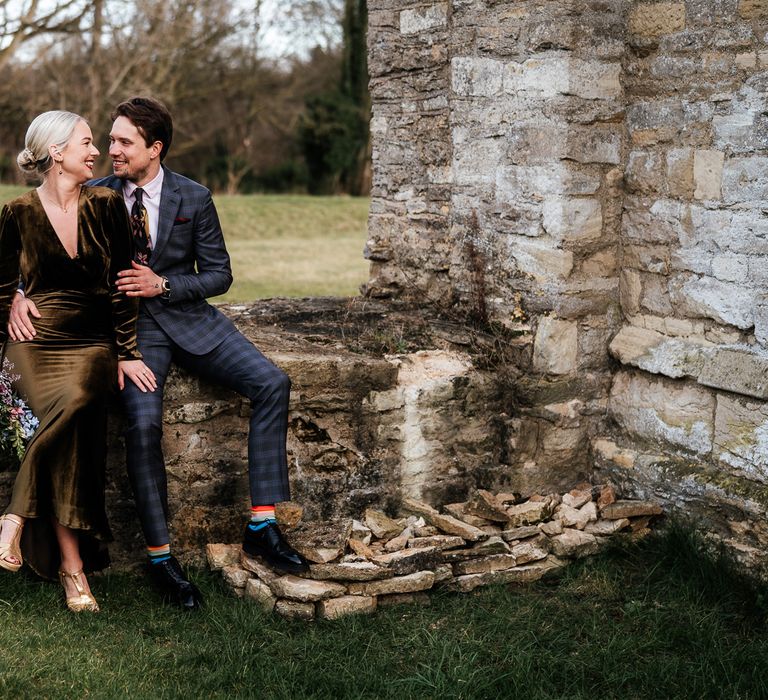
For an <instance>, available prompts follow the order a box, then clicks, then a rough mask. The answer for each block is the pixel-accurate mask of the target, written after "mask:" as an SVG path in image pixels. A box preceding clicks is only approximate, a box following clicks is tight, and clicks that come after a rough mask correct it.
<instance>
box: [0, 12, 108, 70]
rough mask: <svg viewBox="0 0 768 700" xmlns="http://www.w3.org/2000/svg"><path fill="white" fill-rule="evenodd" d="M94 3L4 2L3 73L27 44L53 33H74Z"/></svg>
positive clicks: (0, 32) (0, 28)
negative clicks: (9, 62)
mask: <svg viewBox="0 0 768 700" xmlns="http://www.w3.org/2000/svg"><path fill="white" fill-rule="evenodd" d="M92 2H93V0H57V2H54V3H53V4H51V3H46V2H41V0H0V70H2V69H3V68H4V67H5V66H6V65H7V64H8V61H10V60H11V58H13V56H14V55H15V54H16V53H17V51H18V50H19V49H20V48H21V46H22V45H24V44H25V43H27V42H29V41H31V40H33V39H36V38H39V37H43V36H49V35H51V34H60V35H61V34H74V33H76V32H79V31H80V20H81V19H82V18H83V17H84V16H85V15H86V14H87V13H88V12H89V10H90V8H91V4H92Z"/></svg>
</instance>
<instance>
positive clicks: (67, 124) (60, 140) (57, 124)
mask: <svg viewBox="0 0 768 700" xmlns="http://www.w3.org/2000/svg"><path fill="white" fill-rule="evenodd" d="M79 121H84V120H83V118H82V117H81V116H80V115H79V114H74V113H73V112H65V111H64V110H60V109H56V110H52V111H50V112H43V113H42V114H39V115H38V116H36V117H35V118H34V119H33V120H32V123H31V124H30V125H29V128H28V129H27V134H26V136H25V137H24V150H23V151H22V152H21V153H19V155H18V156H17V157H16V163H17V164H18V166H19V168H21V170H22V171H23V172H24V173H25V174H26V175H27V176H28V177H39V178H44V177H45V174H46V173H47V172H48V171H49V170H50V169H51V168H52V167H53V164H54V162H53V158H52V157H51V153H50V150H49V148H50V146H54V147H55V148H56V150H57V151H61V150H63V149H64V147H65V146H66V145H67V144H68V143H69V140H70V139H71V138H72V133H73V132H74V130H75V126H77V123H78V122H79Z"/></svg>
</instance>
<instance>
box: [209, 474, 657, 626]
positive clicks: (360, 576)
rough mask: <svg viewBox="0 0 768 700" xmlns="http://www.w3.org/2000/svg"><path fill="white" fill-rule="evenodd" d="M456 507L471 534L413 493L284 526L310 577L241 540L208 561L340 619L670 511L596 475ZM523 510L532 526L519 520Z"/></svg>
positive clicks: (559, 563) (517, 568)
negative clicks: (570, 485) (356, 512)
mask: <svg viewBox="0 0 768 700" xmlns="http://www.w3.org/2000/svg"><path fill="white" fill-rule="evenodd" d="M448 507H449V506H446V508H448ZM450 510H451V512H454V513H462V514H464V515H463V517H465V518H466V520H468V521H471V522H464V523H463V526H464V529H463V532H464V533H465V534H466V535H467V539H464V538H463V537H460V536H457V535H455V534H453V533H455V532H456V531H457V530H462V527H461V525H460V524H459V523H460V519H459V518H456V517H454V516H447V515H444V514H442V513H440V512H439V511H438V510H437V509H435V508H432V507H431V506H429V505H427V504H425V503H420V502H418V501H414V500H413V499H405V500H404V502H403V511H404V512H405V513H417V514H418V515H410V516H408V515H403V517H401V518H397V519H394V518H389V517H388V516H386V515H385V514H384V513H381V512H380V511H376V510H373V509H368V510H367V511H366V513H365V518H364V521H363V522H361V521H351V522H349V521H345V522H338V523H335V524H333V525H332V526H330V527H329V526H326V527H320V526H317V525H315V526H312V525H309V526H308V527H307V529H305V530H304V531H303V532H297V531H296V530H293V531H292V530H288V529H286V536H287V538H288V539H289V541H291V543H292V544H293V546H294V547H296V549H298V550H299V551H301V552H302V553H303V554H304V555H305V556H307V558H308V559H309V560H310V562H312V563H311V565H310V571H309V573H308V574H306V575H304V576H302V577H298V576H292V575H285V574H282V573H280V572H278V571H275V570H274V569H272V568H270V567H268V566H266V565H264V564H263V563H262V562H261V561H259V560H257V559H253V558H251V557H248V556H247V555H245V554H244V553H243V552H242V550H241V548H240V545H237V544H231V545H228V544H210V545H208V547H207V550H206V553H207V557H208V563H209V566H210V568H211V569H213V570H214V571H221V572H222V576H223V578H224V580H225V582H226V583H227V584H228V585H229V586H230V588H231V589H232V591H233V593H234V594H235V595H236V596H237V597H246V598H250V599H253V600H254V601H256V602H257V603H258V604H259V605H260V606H261V607H263V608H264V609H265V610H268V611H273V610H274V611H276V612H278V613H279V614H281V615H284V616H287V617H292V618H297V619H303V620H311V619H314V618H316V617H317V618H326V619H335V618H337V617H342V616H344V615H350V614H360V613H372V612H374V611H375V610H376V609H377V608H378V605H379V604H380V603H383V604H394V603H395V602H401V603H410V602H423V599H422V598H420V597H419V596H421V595H423V594H424V592H426V591H432V590H435V589H438V588H441V589H443V590H447V591H454V592H461V593H468V592H470V591H473V590H475V589H476V588H478V587H480V586H487V585H491V584H506V583H530V582H533V581H537V580H539V579H541V578H543V577H545V576H548V575H551V574H553V573H555V572H557V571H559V570H560V569H562V568H563V567H564V566H565V565H566V563H567V560H569V559H577V558H581V557H585V556H589V555H591V554H594V553H596V552H597V551H598V550H599V549H600V548H601V546H602V545H604V544H605V543H606V542H607V541H608V539H609V538H610V537H611V536H612V535H615V534H617V533H620V532H622V531H623V532H627V533H631V535H630V536H632V537H642V536H644V535H646V534H647V533H648V532H649V529H648V526H649V523H650V521H651V519H652V518H654V517H657V516H659V515H661V514H662V509H661V507H660V506H659V505H658V504H657V503H653V502H647V501H626V500H617V499H616V493H615V491H614V489H613V487H611V486H609V485H606V486H602V487H601V486H591V485H590V484H580V485H579V486H578V487H577V488H574V489H572V490H571V491H569V492H568V493H566V494H563V495H560V494H548V495H546V496H544V495H534V496H531V497H530V498H529V499H525V500H524V499H522V498H521V497H520V495H519V494H514V493H500V494H492V493H490V492H487V491H482V490H480V491H478V492H476V493H475V494H474V496H473V497H472V498H471V499H470V500H469V501H467V502H465V503H460V504H450ZM521 512H525V513H526V521H527V522H528V523H529V524H528V525H527V526H523V527H521V526H520V525H519V516H520V513H521ZM478 513H485V514H486V515H488V514H489V513H490V514H491V515H492V516H493V517H492V519H486V518H483V517H481V516H480V515H478ZM395 525H396V527H395ZM382 526H383V527H382ZM478 526H479V527H478ZM374 530H375V531H376V532H377V533H378V535H379V536H376V535H374ZM339 533H341V537H342V541H343V545H342V547H341V548H340V549H339V550H338V556H337V557H336V558H335V559H334V560H333V561H331V562H327V561H326V560H325V556H324V555H323V554H322V552H323V551H325V550H327V549H331V548H332V547H331V546H330V545H332V546H333V547H336V546H337V544H338V541H339ZM425 538H431V539H432V540H433V541H441V542H442V544H443V547H442V548H441V547H438V546H431V547H423V546H422V542H420V541H419V540H424V539H425ZM438 538H443V539H442V540H438ZM323 540H327V541H326V542H325V544H327V545H329V546H328V547H323V546H322V545H323ZM360 545H363V546H364V548H365V549H362V548H361V546H360ZM348 551H350V553H347V552H348ZM361 552H362V553H361Z"/></svg>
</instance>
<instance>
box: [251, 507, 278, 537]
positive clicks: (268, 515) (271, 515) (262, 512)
mask: <svg viewBox="0 0 768 700" xmlns="http://www.w3.org/2000/svg"><path fill="white" fill-rule="evenodd" d="M274 522H275V506H274V505H271V506H251V522H250V523H249V524H248V527H249V528H250V529H251V530H254V531H256V530H260V529H261V528H262V527H264V526H265V525H269V524H270V523H274Z"/></svg>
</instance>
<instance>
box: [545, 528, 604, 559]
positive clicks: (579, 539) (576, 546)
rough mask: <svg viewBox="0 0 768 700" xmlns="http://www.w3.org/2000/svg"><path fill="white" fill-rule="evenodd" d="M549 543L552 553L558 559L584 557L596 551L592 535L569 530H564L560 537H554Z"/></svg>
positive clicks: (596, 546) (595, 543) (595, 542)
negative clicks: (550, 543)
mask: <svg viewBox="0 0 768 700" xmlns="http://www.w3.org/2000/svg"><path fill="white" fill-rule="evenodd" d="M551 541H552V552H553V553H554V554H555V555H556V556H558V557H565V558H572V557H575V558H580V557H586V556H588V555H590V554H594V553H595V552H597V549H598V543H597V539H595V536H594V535H590V534H589V533H586V532H582V531H581V530H573V529H571V528H565V529H564V530H563V533H562V534H561V535H555V536H554V537H553V538H552V540H551Z"/></svg>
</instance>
